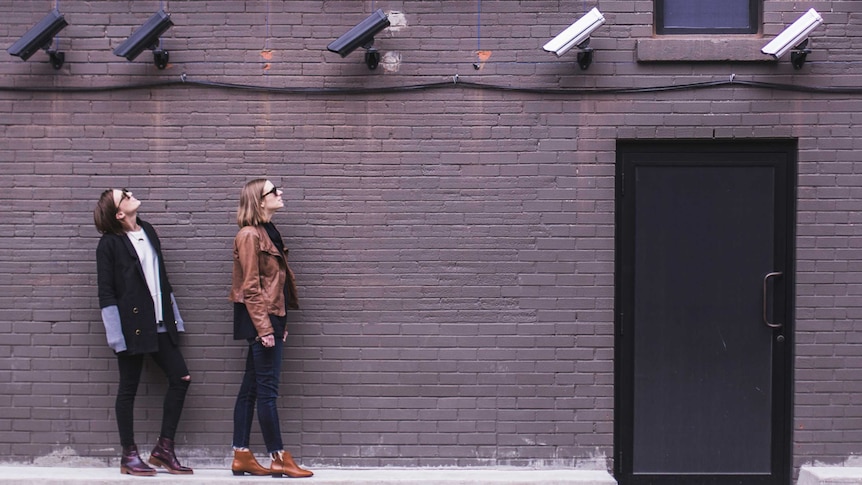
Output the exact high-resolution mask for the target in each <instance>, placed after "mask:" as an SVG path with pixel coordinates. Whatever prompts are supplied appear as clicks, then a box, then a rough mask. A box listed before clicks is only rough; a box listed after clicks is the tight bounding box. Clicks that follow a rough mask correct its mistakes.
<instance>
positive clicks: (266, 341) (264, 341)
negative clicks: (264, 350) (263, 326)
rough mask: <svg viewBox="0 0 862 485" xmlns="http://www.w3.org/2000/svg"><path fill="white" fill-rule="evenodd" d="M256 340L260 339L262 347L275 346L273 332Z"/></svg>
mask: <svg viewBox="0 0 862 485" xmlns="http://www.w3.org/2000/svg"><path fill="white" fill-rule="evenodd" d="M258 340H260V343H261V345H263V346H264V347H275V335H273V334H269V335H264V336H263V337H258Z"/></svg>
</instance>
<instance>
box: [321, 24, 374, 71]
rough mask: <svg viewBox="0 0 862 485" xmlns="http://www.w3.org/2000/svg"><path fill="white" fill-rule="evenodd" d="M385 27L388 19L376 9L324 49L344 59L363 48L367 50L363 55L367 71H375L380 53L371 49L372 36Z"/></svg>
mask: <svg viewBox="0 0 862 485" xmlns="http://www.w3.org/2000/svg"><path fill="white" fill-rule="evenodd" d="M386 27H389V17H388V16H387V15H386V14H385V13H383V10H380V9H378V10H377V11H376V12H374V13H373V14H371V15H369V16H368V18H366V19H365V20H363V21H362V22H359V23H358V24H357V25H356V26H355V27H353V28H352V29H350V30H348V31H347V32H346V33H345V34H344V35H342V36H341V37H339V38H337V39H335V40H334V41H332V42H331V43H330V44H329V45H328V46H326V48H327V49H328V50H329V51H330V52H335V53H336V54H338V55H340V56H341V57H346V56H347V55H348V54H350V53H351V52H353V51H355V50H356V49H357V48H359V47H364V48H365V49H368V52H366V53H365V63H366V64H368V68H369V69H375V68H377V64H378V63H379V62H380V53H379V52H377V51H376V50H375V49H373V48H372V45H373V44H374V36H375V35H377V33H379V32H380V31H381V30H383V29H385V28H386Z"/></svg>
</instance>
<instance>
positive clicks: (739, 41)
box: [637, 35, 776, 63]
mask: <svg viewBox="0 0 862 485" xmlns="http://www.w3.org/2000/svg"><path fill="white" fill-rule="evenodd" d="M764 45H766V41H765V40H764V39H761V38H734V37H713V38H709V37H708V38H703V37H688V36H677V35H674V36H664V37H657V38H652V39H638V42H637V60H638V62H733V61H743V62H772V63H775V62H776V61H775V59H774V58H772V57H771V56H767V55H765V54H763V53H762V52H760V49H761V48H762V47H763V46H764Z"/></svg>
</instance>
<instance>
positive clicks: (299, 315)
mask: <svg viewBox="0 0 862 485" xmlns="http://www.w3.org/2000/svg"><path fill="white" fill-rule="evenodd" d="M160 3H163V4H165V7H166V9H167V10H168V11H169V12H171V14H172V18H173V20H174V23H175V24H176V25H175V26H174V27H173V28H172V29H171V30H169V31H168V32H167V33H166V34H165V35H164V36H163V42H164V46H165V48H167V49H168V50H169V51H170V53H171V63H170V65H169V66H168V68H167V69H165V70H164V71H159V70H157V69H156V68H155V67H154V66H153V65H152V62H151V54H150V53H149V52H144V53H143V54H141V56H140V57H139V58H138V59H137V60H136V61H135V62H127V61H126V60H125V59H122V58H118V57H116V56H114V55H113V54H112V52H111V50H112V49H113V48H114V47H116V46H117V45H118V44H119V43H120V42H121V41H122V40H124V39H125V37H127V36H128V35H129V33H130V32H131V30H132V29H133V28H136V27H137V26H138V25H140V24H141V23H143V21H144V20H146V19H147V18H148V17H149V16H150V15H151V14H152V13H153V12H154V11H155V10H156V9H157V8H158V7H159V5H160ZM53 5H54V2H50V1H47V0H46V1H33V2H12V1H0V12H2V13H3V16H2V20H0V39H2V42H0V43H2V44H3V45H10V44H11V43H12V42H14V40H16V39H17V38H18V37H19V36H20V35H21V34H22V33H23V32H24V31H25V30H26V29H27V28H29V27H30V26H31V25H33V24H34V23H35V22H36V21H37V20H38V19H39V18H41V16H42V15H44V14H45V13H47V12H48V11H49V10H50V9H51V8H52V7H53ZM594 5H596V2H590V3H589V4H581V3H580V2H561V1H530V2H517V1H488V0H485V1H482V2H481V15H480V14H479V12H480V9H479V8H478V7H479V4H478V2H468V1H464V2H440V1H422V2H404V1H393V2H382V1H378V2H367V1H366V2H344V1H339V2H336V1H323V2H320V1H316V2H311V1H287V2H275V1H248V2H228V1H193V2H155V1H153V2H141V1H137V2H126V1H122V2H118V1H91V2H77V1H72V0H66V1H64V2H61V4H60V9H61V11H62V12H63V13H64V14H65V16H66V18H67V20H68V21H69V23H70V24H71V25H70V26H69V27H67V28H66V29H65V30H64V31H63V32H62V33H61V35H60V39H59V45H60V48H61V50H63V51H65V52H66V64H65V65H64V66H63V68H62V69H61V70H59V71H54V70H53V69H52V68H51V67H50V65H49V64H48V63H47V56H46V54H45V53H44V52H39V53H37V54H35V55H34V56H33V57H32V58H31V59H30V60H29V61H27V62H23V61H21V60H20V59H18V58H14V57H11V56H8V55H5V54H4V56H0V75H2V80H0V85H2V87H3V89H2V90H0V133H2V138H0V144H2V145H0V170H2V176H0V245H2V247H0V249H2V257H0V333H2V336H3V339H2V343H0V356H2V360H0V369H2V371H0V455H2V456H4V457H5V459H7V460H13V461H20V462H29V461H34V460H35V461H36V462H44V460H50V459H52V458H54V459H61V460H85V458H83V457H86V459H93V458H94V459H95V460H96V462H101V463H104V462H107V461H112V460H116V457H117V454H118V445H117V433H116V426H115V423H114V412H113V400H114V397H113V396H114V391H115V381H116V374H117V370H116V363H115V361H114V358H113V356H112V354H111V352H110V351H109V349H108V348H107V347H106V346H105V344H104V336H103V330H102V325H101V321H100V319H99V312H98V302H97V299H96V289H95V274H94V273H95V262H94V256H95V254H94V253H95V245H96V242H97V240H98V237H97V236H98V234H97V233H96V231H95V229H94V228H93V224H92V216H91V214H92V209H93V206H94V203H95V200H96V199H97V197H98V195H99V193H100V192H101V190H103V189H104V188H107V187H128V188H129V189H132V190H133V191H135V193H136V195H137V196H138V197H139V198H141V199H142V200H143V201H144V205H143V207H142V213H143V215H144V217H145V218H146V219H147V220H149V221H150V222H152V223H153V224H154V225H155V226H156V227H157V229H158V230H159V233H160V235H161V238H162V242H163V245H164V248H165V259H166V263H167V267H168V271H169V272H170V273H171V276H172V280H173V284H174V286H175V289H176V294H177V298H178V300H179V304H180V306H181V308H182V310H183V314H184V317H185V319H186V320H187V328H188V334H187V335H186V336H185V340H184V344H183V345H184V351H185V355H186V357H187V360H188V362H189V365H190V367H191V372H192V376H193V385H192V387H191V390H190V394H189V398H188V401H187V408H186V411H185V414H184V419H183V421H182V423H181V427H180V430H179V431H180V432H179V435H178V442H179V445H180V447H181V448H180V449H181V450H183V452H184V453H185V456H188V457H189V458H188V460H189V461H191V462H194V463H198V464H209V463H215V464H219V465H221V464H222V463H223V462H224V459H225V458H226V457H227V456H228V454H229V449H230V448H229V446H230V432H231V426H232V425H231V412H232V405H233V397H234V395H235V392H236V390H237V387H238V382H239V379H240V369H241V368H242V363H243V349H242V346H241V345H239V344H237V343H236V342H234V341H232V339H231V335H230V332H231V314H230V306H229V303H228V301H227V299H226V294H227V291H228V287H229V277H230V248H231V243H232V238H233V235H234V234H235V231H236V226H235V223H234V210H235V206H236V200H237V196H238V193H239V188H240V187H241V185H242V184H243V183H244V182H245V181H247V180H249V179H251V178H255V177H259V176H266V177H269V178H271V179H272V180H274V181H275V182H276V183H277V184H279V185H280V186H284V188H285V196H284V198H285V201H286V208H285V210H284V211H283V212H281V213H280V214H279V215H278V216H277V218H276V222H277V224H278V225H279V227H280V228H281V229H282V232H283V233H284V234H285V239H286V242H287V244H288V245H289V246H290V248H291V257H292V261H293V268H294V270H295V271H296V273H297V276H298V280H299V286H300V292H301V298H302V310H301V311H297V312H293V313H292V314H291V315H290V320H289V321H290V331H291V337H290V338H289V340H288V349H287V352H286V359H285V372H284V375H283V389H282V396H283V398H282V400H281V413H282V420H283V430H284V434H285V441H286V443H288V447H289V449H291V450H292V451H293V452H294V454H296V455H298V456H300V457H302V460H303V462H304V463H306V464H317V465H342V466H350V465H362V466H378V465H408V466H416V465H422V466H424V465H535V466H589V467H598V468H608V467H610V466H611V463H610V457H611V456H612V454H613V409H614V406H613V396H614V390H613V384H614V375H613V348H614V336H613V321H614V314H613V307H614V301H613V294H614V278H613V270H614V239H613V237H614V236H613V235H614V226H613V221H614V160H615V153H614V149H615V143H616V140H618V139H675V138H685V139H688V138H694V139H712V138H719V139H721V138H745V139H758V138H794V139H798V140H799V147H800V152H799V160H800V163H799V181H798V185H799V194H798V195H799V199H798V217H797V219H798V228H797V231H798V237H797V241H796V245H797V248H798V251H797V257H798V260H797V270H798V275H797V281H798V286H797V309H796V317H797V321H796V341H797V348H796V369H795V373H796V383H795V405H794V415H795V418H794V460H795V464H796V465H801V464H803V463H808V462H814V461H825V462H830V463H837V462H844V461H846V460H848V459H850V457H852V456H854V455H858V454H859V453H862V434H860V433H862V426H860V417H859V412H857V411H853V410H854V409H859V408H860V406H859V404H860V403H859V399H860V398H859V392H858V391H859V389H860V382H862V380H860V377H859V376H860V375H862V348H860V338H859V336H858V335H859V334H860V332H859V330H860V328H859V323H857V321H856V319H857V317H859V315H860V310H859V308H860V307H862V298H860V296H862V285H860V282H859V281H858V280H859V277H858V276H857V274H858V273H859V271H858V270H859V266H860V262H859V261H860V257H859V254H860V253H859V247H860V246H862V239H860V232H859V230H858V229H857V226H858V223H859V221H858V220H857V219H859V216H857V215H856V214H857V212H858V210H857V209H859V208H860V207H862V202H860V201H859V195H860V188H862V179H860V175H859V174H858V173H857V172H862V168H860V167H859V163H858V155H857V153H858V148H859V142H858V141H857V138H859V135H860V131H862V124H860V120H859V115H858V113H859V112H860V111H862V101H860V100H859V99H858V94H830V93H806V92H788V91H782V90H775V89H754V88H751V87H749V86H746V85H741V84H737V85H724V86H719V87H715V88H712V89H700V90H680V91H661V92H645V93H604V94H602V93H596V92H591V91H572V92H568V93H552V92H541V91H539V90H541V89H553V88H571V89H579V88H583V89H585V90H589V89H593V88H611V87H647V86H670V85H681V84H685V83H696V82H704V81H723V80H729V79H731V77H733V79H735V80H743V81H760V82H778V83H786V84H790V85H798V86H821V87H823V86H857V85H859V84H860V83H859V79H860V73H862V71H860V68H859V65H860V61H862V51H860V49H859V47H860V44H862V3H860V2H854V1H825V2H818V3H817V5H816V7H817V8H818V10H819V11H821V13H823V15H824V18H825V19H826V22H825V24H824V26H822V27H820V28H819V29H818V31H817V32H816V36H814V40H813V45H812V47H813V48H814V52H813V53H812V54H811V55H810V56H809V62H808V64H806V65H805V67H804V68H803V69H802V70H800V71H794V70H793V69H792V68H791V67H790V64H789V62H788V61H787V59H783V60H782V61H781V62H778V63H774V62H732V61H731V62H723V63H703V62H698V63H693V62H674V63H662V62H657V63H639V62H637V61H636V59H637V41H638V40H639V39H642V38H648V37H650V36H651V35H652V26H651V23H652V16H651V9H652V2H649V1H601V2H598V3H597V5H598V6H599V7H600V9H601V10H602V12H603V13H604V14H605V15H606V17H607V19H608V23H607V24H606V25H605V26H603V27H602V28H601V29H600V30H599V31H597V32H596V33H595V34H594V37H593V42H592V46H593V47H594V48H595V49H596V54H595V56H596V57H595V62H594V64H593V65H592V66H591V67H590V69H589V70H587V71H581V70H580V69H578V67H577V65H576V64H575V61H574V52H571V53H569V54H567V55H566V56H564V57H562V58H560V59H557V58H556V57H555V56H553V55H552V54H548V53H545V52H543V51H541V49H540V47H541V45H542V44H543V43H544V42H545V41H547V40H548V39H549V38H550V37H552V36H553V35H554V34H556V33H557V32H559V31H560V30H562V28H564V27H565V26H566V25H568V24H569V23H571V22H572V21H573V20H574V18H575V17H576V16H578V15H580V14H582V13H583V11H584V9H585V8H587V9H588V8H591V7H592V6H594ZM372 8H382V9H384V10H386V11H387V12H396V13H400V14H403V17H402V16H400V15H398V16H396V15H393V20H394V19H395V18H396V17H397V18H403V19H404V21H399V22H397V23H396V22H394V23H396V25H393V27H392V28H390V29H388V30H386V31H384V32H383V33H381V34H380V35H378V37H377V41H376V44H375V45H376V46H377V47H378V48H379V49H380V51H381V53H383V54H384V61H383V63H382V64H381V66H380V67H379V68H378V70H376V71H369V70H368V69H367V68H366V67H365V65H364V63H363V61H362V52H361V50H360V51H357V52H355V53H353V54H351V55H350V56H348V57H346V58H344V59H342V58H340V57H339V56H337V55H336V54H333V53H329V52H327V51H326V50H325V47H326V45H327V44H328V43H329V42H330V41H331V40H333V39H334V38H336V37H337V36H338V35H340V34H341V33H343V32H345V31H346V30H347V29H348V28H350V27H351V26H353V25H354V24H355V23H357V22H358V21H359V20H361V19H362V18H364V17H365V16H366V15H367V14H368V13H370V12H371V10H372ZM805 8H808V7H807V6H806V7H805ZM800 9H802V7H801V6H800V5H797V2H785V1H766V2H764V19H765V26H764V30H765V31H766V33H767V37H768V36H771V35H774V34H775V33H777V32H778V31H780V29H781V27H782V26H783V25H785V24H787V23H790V22H792V21H793V20H794V19H795V18H796V17H797V16H798V15H799V13H800V12H801V10H800ZM755 43H756V44H757V45H759V41H757V40H756V39H755ZM763 43H765V40H764V41H763ZM671 47H673V46H671ZM477 50H486V51H490V53H491V55H490V57H489V58H488V59H487V60H486V61H482V60H481V59H480V57H479V56H478V55H477V52H476V51H477ZM399 56H400V61H399V60H397V59H398V58H399ZM391 59H396V61H391V62H390V60H391ZM474 63H476V67H478V69H477V68H475V67H474ZM183 74H185V76H186V77H185V79H186V80H187V81H188V82H186V83H185V84H182V83H180V81H181V76H182V75H183ZM456 75H457V79H456V78H455V76H456ZM209 82H220V83H235V84H242V85H245V86H253V87H256V88H259V89H255V90H243V89H230V88H226V87H215V86H207V85H203V84H201V83H209ZM153 83H168V84H167V85H162V86H158V85H154V84H153ZM425 83H444V84H445V85H444V86H443V87H439V88H436V89H426V90H421V89H416V90H408V91H397V90H395V89H394V88H396V87H403V86H417V85H422V84H425ZM465 83H480V84H483V85H494V86H501V87H510V88H530V89H533V90H532V91H524V90H521V91H506V90H487V89H476V88H475V87H473V86H470V85H468V84H465ZM136 86H137V87H136ZM31 87H38V88H42V89H43V91H40V92H28V91H21V90H20V88H31ZM75 88H88V89H90V90H89V91H82V90H80V89H77V90H76V89H75ZM293 88H308V89H319V88H331V89H338V88H351V89H353V90H354V91H339V92H330V93H320V92H317V93H309V92H297V91H296V90H293V91H291V89H293ZM365 88H374V89H378V91H373V92H369V91H363V89H365ZM163 390H164V384H163V383H162V380H161V378H160V377H159V373H158V372H157V370H156V369H154V368H150V369H148V370H147V373H146V376H145V383H144V384H143V385H142V388H141V395H140V397H139V400H138V405H137V415H138V416H139V419H138V422H137V432H138V441H139V442H140V443H149V442H152V441H154V440H155V438H156V436H157V433H158V421H159V419H160V415H161V410H160V406H161V404H160V402H161V394H162V392H163ZM253 440H254V441H253V446H254V447H256V449H261V440H260V435H259V432H258V431H257V430H256V429H255V433H253ZM142 446H143V445H142ZM58 457H59V458H58ZM112 462H113V461H112Z"/></svg>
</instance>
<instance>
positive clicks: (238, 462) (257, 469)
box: [230, 450, 271, 476]
mask: <svg viewBox="0 0 862 485" xmlns="http://www.w3.org/2000/svg"><path fill="white" fill-rule="evenodd" d="M230 471H232V472H233V474H234V475H245V474H246V473H248V474H249V475H257V476H263V475H270V474H271V472H270V471H269V470H268V469H266V468H264V467H263V466H261V464H260V463H258V462H257V460H256V459H255V457H254V455H253V454H252V453H251V450H234V451H233V463H231V465H230Z"/></svg>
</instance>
